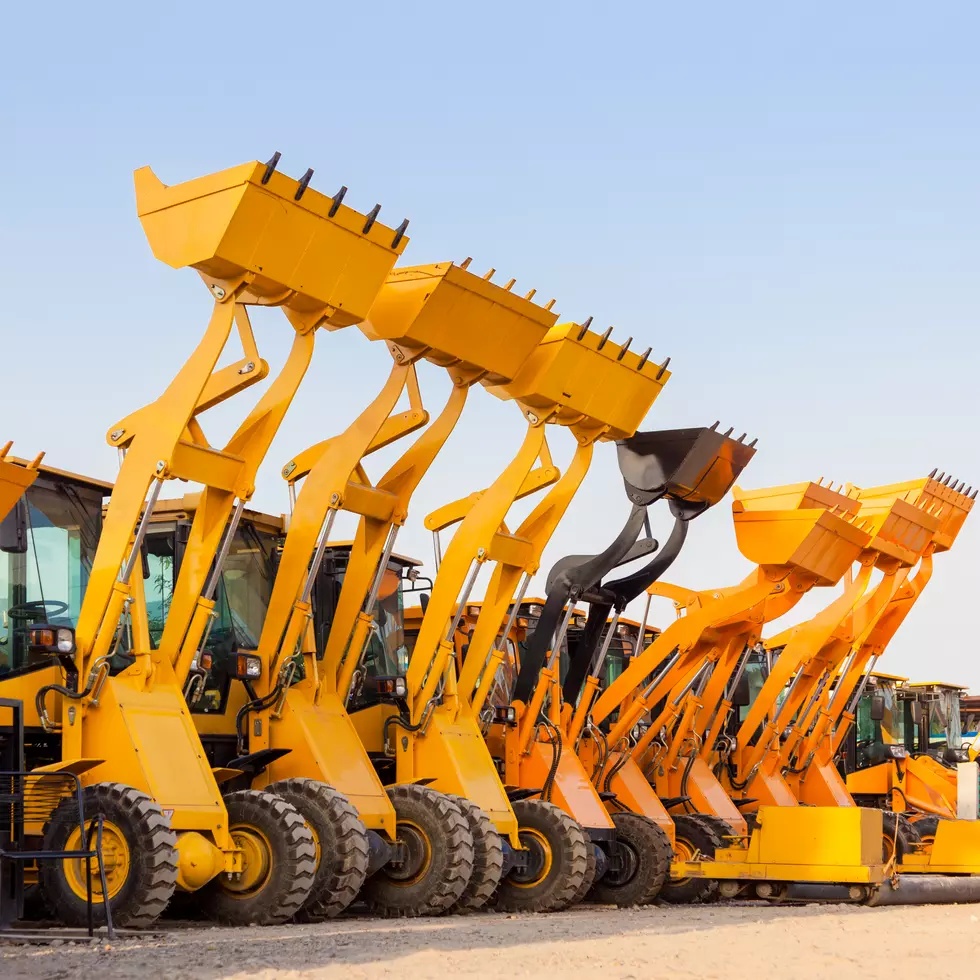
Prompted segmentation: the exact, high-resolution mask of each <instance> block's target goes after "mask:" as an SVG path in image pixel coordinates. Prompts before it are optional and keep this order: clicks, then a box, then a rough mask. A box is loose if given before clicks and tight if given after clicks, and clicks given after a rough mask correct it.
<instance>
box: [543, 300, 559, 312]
mask: <svg viewBox="0 0 980 980" xmlns="http://www.w3.org/2000/svg"><path fill="white" fill-rule="evenodd" d="M557 302H558V301H557V300H555V299H549V300H548V302H547V303H545V304H544V308H545V309H546V310H548V311H549V312H550V311H551V308H552V307H553V306H554V305H555V303H557Z"/></svg>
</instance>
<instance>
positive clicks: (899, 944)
mask: <svg viewBox="0 0 980 980" xmlns="http://www.w3.org/2000/svg"><path fill="white" fill-rule="evenodd" d="M978 932H980V905H973V906H971V905H933V906H926V907H918V908H912V907H906V908H882V909H868V908H861V907H855V906H843V905H807V906H801V907H778V908H776V907H771V906H763V905H741V906H738V905H714V906H686V907H659V906H657V907H648V908H644V909H628V910H619V909H612V908H605V907H601V908H597V907H594V906H586V907H579V908H577V909H573V910H572V911H569V912H564V913H561V914H558V915H540V916H533V915H520V916H514V915H504V914H495V913H488V914H483V915H474V916H469V917H459V916H455V917H450V918H445V919H414V920H401V921H390V922H385V921H379V920H377V919H366V918H363V919H362V918H354V917H352V918H343V919H339V920H335V921H332V922H328V923H323V924H320V925H309V926H282V927H277V928H257V927H255V928H249V929H223V928H203V929H202V928H196V927H189V926H185V927H180V926H168V927H167V930H166V931H162V932H159V933H155V934H153V935H143V936H139V937H135V938H124V939H118V940H117V941H116V942H114V943H112V944H111V945H110V944H108V943H106V942H105V941H104V940H103V941H99V942H95V943H91V942H89V941H88V939H86V940H85V941H84V942H77V943H75V942H65V941H61V940H55V941H53V942H45V943H43V944H34V945H15V944H13V943H10V942H5V941H3V940H2V939H0V977H2V978H4V980H14V978H21V977H29V978H42V977H43V978H68V977H77V976H80V975H85V976H89V977H99V978H100V980H110V978H118V977H165V978H171V977H172V978H192V980H219V978H222V980H223V978H228V980H232V978H236V980H237V978H246V977H248V978H270V977H317V978H323V980H334V978H336V980H340V978H344V980H375V978H381V977H386V978H387V977H404V978H408V980H427V978H438V980H447V978H452V980H457V978H468V977H498V978H499V977H503V978H510V977H522V976H540V977H553V976H561V977H562V978H563V980H579V978H586V977H590V978H591V977H602V978H603V980H618V978H622V980H626V978H636V980H657V978H660V977H670V978H671V980H674V978H680V980H683V978H699V980H700V978H712V977H718V978H724V980H743V978H744V980H768V978H770V977H772V978H777V977H778V978H779V980H786V978H787V977H804V976H805V977H808V978H810V977H812V978H821V977H828V978H833V980H843V978H848V977H861V978H862V980H874V978H878V977H881V978H888V980H894V978H895V977H911V976H928V977H929V978H930V980H942V978H945V977H951V978H952V977H955V978H957V980H962V978H963V977H965V976H970V975H972V974H973V972H974V971H975V967H976V949H977V936H978ZM885 950H891V951H893V952H892V953H891V954H890V955H884V954H883V952H882V951H885Z"/></svg>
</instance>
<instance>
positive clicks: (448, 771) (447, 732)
mask: <svg viewBox="0 0 980 980" xmlns="http://www.w3.org/2000/svg"><path fill="white" fill-rule="evenodd" d="M393 735H395V736H396V737H397V749H396V758H397V759H399V760H401V757H402V756H405V755H408V754H411V755H412V756H413V758H412V771H413V774H412V778H411V780H410V781H415V780H418V779H432V780H433V781H432V783H431V784H430V785H431V786H432V787H433V788H434V789H437V790H441V791H442V792H443V793H453V794H456V795H458V796H462V797H465V798H466V799H467V800H471V801H472V802H473V803H475V804H476V805H477V806H479V807H480V808H481V809H482V810H484V811H485V812H486V813H487V815H488V816H489V817H490V819H491V821H492V822H493V825H494V827H496V828H497V831H498V832H499V833H500V834H501V835H503V836H505V837H508V838H509V839H510V842H511V844H512V845H513V846H515V847H518V848H520V847H521V844H520V841H519V839H518V837H517V817H516V816H515V815H514V811H513V808H512V807H511V805H510V801H509V800H508V799H507V793H506V792H505V791H504V787H503V784H502V783H501V782H500V778H499V777H498V776H497V769H496V766H495V765H494V762H493V759H492V758H491V756H490V752H489V750H488V749H487V745H486V742H484V740H483V735H482V733H481V732H480V729H479V728H478V727H477V724H476V721H475V720H474V719H473V718H471V717H467V716H458V717H455V718H454V717H452V716H451V715H450V714H449V713H448V712H447V711H445V710H444V709H441V708H437V709H436V711H435V712H434V714H433V716H432V720H431V722H430V724H429V728H428V731H427V732H426V734H425V735H424V736H422V737H418V736H414V735H411V734H408V733H405V732H403V731H401V730H400V729H398V728H395V729H394V731H393ZM406 739H407V740H408V744H407V746H406V743H405V740H406ZM412 743H414V744H412ZM401 769H402V767H401V766H399V773H400V774H401ZM400 774H399V779H400V778H401V777H400Z"/></svg>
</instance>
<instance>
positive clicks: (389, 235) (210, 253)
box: [134, 155, 408, 327]
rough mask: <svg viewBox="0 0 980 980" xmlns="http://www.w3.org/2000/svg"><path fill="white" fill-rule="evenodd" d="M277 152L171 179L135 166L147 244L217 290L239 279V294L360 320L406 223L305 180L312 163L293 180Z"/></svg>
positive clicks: (342, 321)
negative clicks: (242, 287) (394, 223)
mask: <svg viewBox="0 0 980 980" xmlns="http://www.w3.org/2000/svg"><path fill="white" fill-rule="evenodd" d="M277 160H278V155H277V156H276V157H274V158H273V160H271V161H269V163H267V164H266V163H259V162H257V161H253V162H252V163H245V164H242V165H241V166H239V167H232V168H231V169H230V170H222V171H220V172H219V173H216V174H210V175H208V176H207V177H198V178H197V179H195V180H188V181H185V182H184V183H182V184H175V185H173V186H170V187H168V186H167V185H166V184H163V183H161V181H160V180H159V178H157V176H156V175H155V174H154V173H153V171H152V170H151V169H150V168H149V167H142V168H141V169H140V170H137V171H136V173H135V175H134V177H135V181H136V208H137V212H138V214H139V218H140V222H141V224H142V225H143V231H144V232H145V233H146V237H147V239H148V240H149V242H150V248H151V249H153V254H154V255H155V256H156V257H157V258H158V259H160V260H161V261H162V262H166V263H167V265H170V266H172V267H174V268H182V267H184V266H191V267H192V268H194V269H197V270H198V271H199V272H200V273H201V275H202V276H203V277H204V279H205V281H206V282H207V283H208V285H209V287H210V288H211V290H212V292H214V293H215V295H217V296H219V298H221V297H223V296H224V295H225V293H226V292H227V291H228V287H229V284H230V285H231V286H232V288H235V287H237V285H238V284H239V283H240V282H241V281H243V280H244V281H245V282H247V283H248V292H249V294H250V298H248V299H246V300H245V301H246V302H253V303H256V304H262V303H263V302H265V303H270V304H275V305H281V306H283V307H285V308H286V309H289V310H293V311H294V312H296V313H300V314H304V315H305V316H307V317H309V316H310V315H314V316H315V315H316V314H317V313H318V312H322V317H317V318H316V321H315V322H316V324H317V325H320V324H322V325H325V326H329V327H345V326H350V325H351V324H354V323H358V322H359V321H361V320H363V319H364V317H365V316H367V313H368V310H369V309H370V307H371V303H372V302H373V300H374V297H375V296H376V295H377V293H378V290H379V289H380V288H381V286H382V284H383V283H384V280H385V276H387V274H388V273H389V272H390V271H391V268H392V266H393V265H394V264H395V260H396V258H397V257H398V256H399V255H400V254H401V253H402V252H403V251H404V250H405V245H406V244H407V242H408V239H407V238H406V237H405V235H404V227H402V228H400V229H399V230H397V231H396V230H395V229H392V228H389V227H387V226H386V225H383V224H381V223H380V222H379V221H376V220H374V216H375V215H376V214H377V212H376V211H375V212H372V214H371V215H367V216H365V215H363V214H360V213H359V212H357V211H355V210H353V209H352V208H348V207H345V206H344V205H343V204H341V203H340V201H341V199H342V198H343V193H342V192H338V194H337V195H336V196H335V197H333V198H331V197H328V196H327V195H325V194H321V193H319V192H318V191H315V190H313V189H312V188H310V187H308V186H307V184H308V183H309V177H310V176H311V175H312V171H310V172H308V174H307V176H306V177H304V178H303V180H299V181H297V180H293V178H291V177H287V176H286V175H285V174H282V173H279V171H277V170H276V169H275V163H276V162H277ZM345 190H346V189H345V188H344V189H342V191H345ZM284 294H285V298H284ZM290 294H291V295H290Z"/></svg>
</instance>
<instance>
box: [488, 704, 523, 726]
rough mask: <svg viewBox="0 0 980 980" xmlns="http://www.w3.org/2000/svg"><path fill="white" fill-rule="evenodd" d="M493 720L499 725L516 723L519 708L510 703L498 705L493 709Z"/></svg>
mask: <svg viewBox="0 0 980 980" xmlns="http://www.w3.org/2000/svg"><path fill="white" fill-rule="evenodd" d="M493 720H494V721H495V722H496V723H497V724H498V725H516V724H517V709H516V708H515V707H514V706H513V705H510V704H500V705H497V707H496V708H494V710H493Z"/></svg>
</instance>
